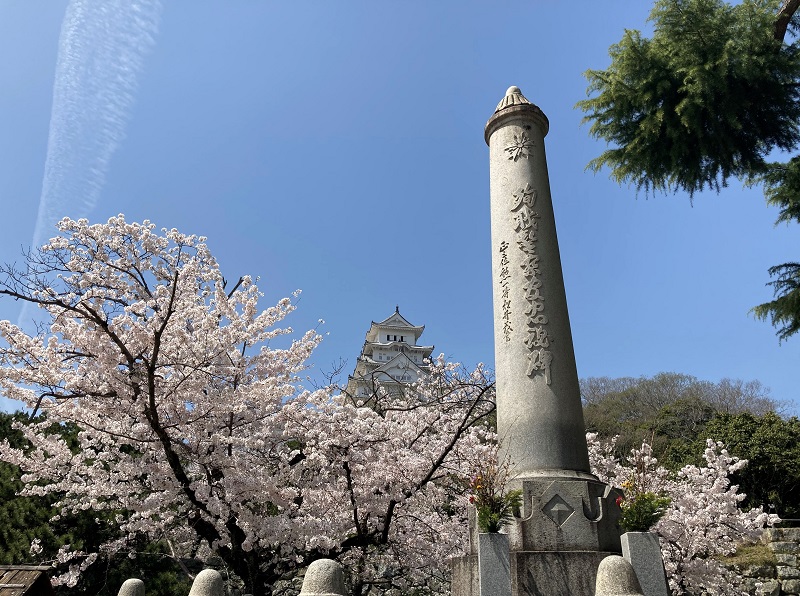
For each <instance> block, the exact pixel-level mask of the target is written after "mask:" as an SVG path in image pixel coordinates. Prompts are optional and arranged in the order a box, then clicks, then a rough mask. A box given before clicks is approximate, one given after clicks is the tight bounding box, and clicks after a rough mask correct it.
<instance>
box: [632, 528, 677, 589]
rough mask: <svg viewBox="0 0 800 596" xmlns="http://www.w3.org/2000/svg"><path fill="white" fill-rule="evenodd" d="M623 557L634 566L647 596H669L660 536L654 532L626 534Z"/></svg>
mask: <svg viewBox="0 0 800 596" xmlns="http://www.w3.org/2000/svg"><path fill="white" fill-rule="evenodd" d="M621 542H622V557H623V558H624V559H625V560H626V561H628V563H630V564H631V565H632V566H633V571H634V572H635V573H636V578H637V579H638V580H639V585H640V586H641V587H642V592H643V593H644V595H645V596H669V594H670V592H669V585H668V584H667V575H666V573H665V572H664V559H663V558H662V556H661V546H659V544H658V536H656V535H655V534H653V533H652V532H625V533H624V534H623V535H622V537H621Z"/></svg>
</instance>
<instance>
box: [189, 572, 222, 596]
mask: <svg viewBox="0 0 800 596" xmlns="http://www.w3.org/2000/svg"><path fill="white" fill-rule="evenodd" d="M224 594H225V586H224V582H223V581H222V576H221V575H220V573H219V571H216V570H214V569H203V570H202V571H201V572H200V573H198V574H197V575H196V576H195V578H194V581H193V582H192V589H191V590H189V596H224Z"/></svg>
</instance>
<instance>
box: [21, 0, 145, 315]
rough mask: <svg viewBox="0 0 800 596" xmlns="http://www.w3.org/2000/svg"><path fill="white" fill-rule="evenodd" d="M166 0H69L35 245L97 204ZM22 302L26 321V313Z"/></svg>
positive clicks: (62, 32) (59, 58)
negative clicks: (66, 220) (59, 223)
mask: <svg viewBox="0 0 800 596" xmlns="http://www.w3.org/2000/svg"><path fill="white" fill-rule="evenodd" d="M160 14H161V2H160V0H70V2H69V4H68V5H67V10H66V14H65V15H64V22H63V24H62V26H61V37H60V39H59V48H58V62H57V65H56V74H55V83H54V84H53V108H52V112H51V116H50V136H49V139H48V144H47V159H46V161H45V166H44V179H43V181H42V195H41V198H40V199H39V213H38V215H37V218H36V228H35V230H34V233H33V241H32V248H33V249H36V248H37V247H38V246H41V245H42V244H43V243H44V242H46V241H47V240H48V239H49V238H50V237H51V236H53V235H55V228H54V226H55V223H56V222H57V221H59V220H60V219H61V218H62V217H65V216H69V217H72V218H73V219H78V218H80V217H86V216H87V215H88V214H89V212H90V211H91V210H92V208H93V207H94V206H95V205H96V204H97V200H98V198H99V197H100V191H101V190H102V188H103V184H104V183H105V177H106V172H107V170H108V164H109V162H110V161H111V157H112V155H113V154H114V151H115V150H116V149H117V147H118V146H119V144H120V143H121V142H122V140H123V139H124V138H125V126H126V124H127V122H128V119H129V116H130V113H131V107H132V105H133V101H134V94H135V91H136V84H137V78H138V75H139V73H140V72H141V70H142V64H143V62H144V57H145V55H146V54H147V53H148V51H149V50H150V49H151V48H152V47H153V45H154V43H155V35H156V33H157V31H158V21H159V16H160ZM27 310H28V309H27V308H24V307H23V309H22V312H21V313H20V322H22V321H23V320H24V319H25V318H28V319H29V318H30V317H26V316H25V315H26V311H27Z"/></svg>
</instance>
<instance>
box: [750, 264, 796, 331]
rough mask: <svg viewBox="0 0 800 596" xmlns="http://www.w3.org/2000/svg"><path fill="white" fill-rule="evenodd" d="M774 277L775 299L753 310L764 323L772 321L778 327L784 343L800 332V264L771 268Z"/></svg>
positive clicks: (770, 273) (770, 283)
mask: <svg viewBox="0 0 800 596" xmlns="http://www.w3.org/2000/svg"><path fill="white" fill-rule="evenodd" d="M769 275H770V277H773V278H775V279H773V280H772V281H771V282H769V284H767V285H771V286H772V287H773V289H774V290H775V299H774V300H771V301H769V302H765V303H764V304H759V305H758V306H756V307H754V308H753V313H754V314H755V316H756V317H757V318H759V319H761V320H762V321H765V320H767V319H769V320H770V322H771V323H772V325H773V326H774V327H778V338H779V339H780V340H781V341H783V340H785V339H788V338H789V336H791V335H794V334H795V333H797V332H798V331H800V263H784V264H782V265H775V266H774V267H770V268H769Z"/></svg>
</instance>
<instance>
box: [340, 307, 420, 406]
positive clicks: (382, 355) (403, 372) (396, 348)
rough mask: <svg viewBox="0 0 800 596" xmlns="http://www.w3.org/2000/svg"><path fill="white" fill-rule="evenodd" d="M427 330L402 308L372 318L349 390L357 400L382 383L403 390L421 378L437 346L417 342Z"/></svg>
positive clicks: (389, 388)
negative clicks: (383, 316)
mask: <svg viewBox="0 0 800 596" xmlns="http://www.w3.org/2000/svg"><path fill="white" fill-rule="evenodd" d="M424 330H425V326H424V325H423V326H416V325H412V324H411V323H409V322H408V321H407V320H406V319H405V317H403V315H401V314H400V308H399V307H398V308H395V311H394V313H392V314H391V315H390V316H389V317H387V318H386V319H384V320H383V321H380V322H379V323H376V322H375V321H372V324H371V325H370V327H369V331H367V335H366V338H365V340H364V346H363V347H362V349H361V354H360V355H359V357H358V360H357V361H356V368H355V371H354V372H353V374H352V375H351V376H350V377H348V380H347V388H346V389H345V392H346V393H347V394H348V395H350V396H351V397H352V398H354V399H367V398H369V397H370V396H371V395H373V394H374V392H375V389H376V388H377V386H378V384H380V385H382V386H383V387H385V388H387V389H388V390H389V391H392V390H393V388H394V389H396V390H398V391H400V390H401V388H402V386H403V385H407V384H409V383H413V382H415V381H417V380H418V379H419V378H420V377H421V376H422V375H424V374H425V373H426V371H427V369H428V365H427V364H426V362H425V361H426V360H427V359H429V358H430V356H431V352H433V346H422V345H418V343H417V342H418V341H419V338H420V336H421V335H422V332H423V331H424Z"/></svg>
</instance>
